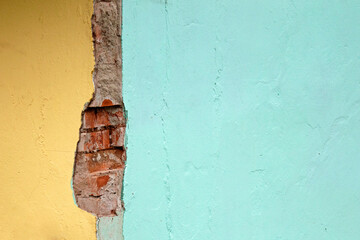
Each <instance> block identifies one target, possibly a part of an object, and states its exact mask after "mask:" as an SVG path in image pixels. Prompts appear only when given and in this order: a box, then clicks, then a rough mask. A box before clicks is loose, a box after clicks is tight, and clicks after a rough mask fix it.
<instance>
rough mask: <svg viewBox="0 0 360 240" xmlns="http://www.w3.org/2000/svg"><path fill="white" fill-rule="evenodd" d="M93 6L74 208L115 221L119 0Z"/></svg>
mask: <svg viewBox="0 0 360 240" xmlns="http://www.w3.org/2000/svg"><path fill="white" fill-rule="evenodd" d="M93 1H94V14H93V16H92V19H91V23H92V32H93V40H94V41H93V42H94V56H95V67H94V71H93V81H94V85H95V92H94V95H93V97H92V99H91V100H90V102H89V103H88V104H86V105H85V109H84V111H83V118H82V125H81V128H80V134H79V142H78V145H77V152H76V154H75V164H74V173H73V189H74V194H75V200H76V202H77V205H78V206H79V207H80V208H81V209H83V210H85V211H87V212H90V213H92V214H94V215H95V216H98V217H101V216H115V215H116V214H117V213H118V212H120V211H122V210H123V203H122V200H121V191H122V180H123V175H124V169H125V161H126V149H125V148H124V138H125V128H126V118H125V108H124V105H123V101H122V72H121V71H122V59H121V0H93Z"/></svg>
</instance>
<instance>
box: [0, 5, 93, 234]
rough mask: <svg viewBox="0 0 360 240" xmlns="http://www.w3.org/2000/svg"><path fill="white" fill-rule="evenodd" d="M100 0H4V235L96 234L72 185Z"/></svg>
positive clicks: (0, 63)
mask: <svg viewBox="0 0 360 240" xmlns="http://www.w3.org/2000/svg"><path fill="white" fill-rule="evenodd" d="M91 13H92V1H88V0H80V1H79V0H77V1H73V0H52V1H45V0H37V1H33V0H32V1H20V0H15V1H0V99H1V100H0V109H1V114H0V121H1V125H0V129H1V137H2V139H1V141H0V162H1V163H0V165H1V168H0V180H1V182H2V184H1V187H0V192H1V198H0V212H1V217H0V239H2V240H14V239H15V240H22V239H34V240H42V239H43V240H49V239H59V240H60V239H61V240H65V239H67V240H74V239H79V240H80V239H84V240H85V239H86V240H91V239H95V238H96V237H95V217H94V216H92V215H91V214H89V213H86V212H85V211H82V210H80V209H79V208H77V207H76V205H75V204H74V201H73V197H72V191H71V183H70V179H71V175H72V170H73V159H74V152H75V148H76V141H77V139H78V129H79V126H80V112H81V110H82V109H83V105H84V102H86V101H88V100H89V99H90V97H91V94H92V92H93V84H92V81H91V79H92V75H91V70H92V68H93V64H94V60H93V59H94V58H93V53H92V43H91V22H90V18H91Z"/></svg>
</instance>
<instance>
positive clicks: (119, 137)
mask: <svg viewBox="0 0 360 240" xmlns="http://www.w3.org/2000/svg"><path fill="white" fill-rule="evenodd" d="M124 140H125V127H117V128H115V129H113V130H112V131H111V147H123V146H124Z"/></svg>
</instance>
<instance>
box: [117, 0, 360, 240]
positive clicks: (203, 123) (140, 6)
mask: <svg viewBox="0 0 360 240" xmlns="http://www.w3.org/2000/svg"><path fill="white" fill-rule="evenodd" d="M165 2H166V1H163V0H152V1H139V0H137V1H125V2H124V5H123V14H124V19H123V23H124V28H123V60H124V72H123V76H124V77H123V79H124V85H123V90H124V100H125V105H126V108H127V110H128V113H129V120H128V129H127V138H128V151H127V159H128V160H127V167H126V173H125V183H124V184H125V191H124V200H125V207H126V212H125V217H124V235H125V239H126V240H137V239H147V240H150V239H154V240H155V239H156V240H164V239H186V240H189V239H196V240H202V239H206V240H209V239H214V240H219V239H255V240H269V239H279V240H280V239H308V240H314V239H318V240H330V239H358V238H359V236H360V228H359V227H358V226H359V224H360V205H359V199H360V174H359V172H360V161H359V158H360V148H359V140H360V112H359V109H360V81H359V76H360V55H359V52H360V42H359V38H360V28H359V27H358V23H359V22H360V14H359V12H360V5H359V2H358V1H335V0H330V1H297V0H296V1H290V0H286V1H267V0H262V1H244V0H223V1H214V0H210V1H209V0H206V1H205V0H198V1H176V0H167V5H166V3H165Z"/></svg>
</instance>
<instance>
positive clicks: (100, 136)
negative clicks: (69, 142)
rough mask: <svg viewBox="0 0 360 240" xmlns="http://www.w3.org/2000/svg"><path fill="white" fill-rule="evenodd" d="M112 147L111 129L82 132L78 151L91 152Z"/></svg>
mask: <svg viewBox="0 0 360 240" xmlns="http://www.w3.org/2000/svg"><path fill="white" fill-rule="evenodd" d="M109 148H110V135H109V130H103V131H96V132H85V133H81V134H80V141H79V144H78V152H91V151H96V150H104V149H109Z"/></svg>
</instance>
